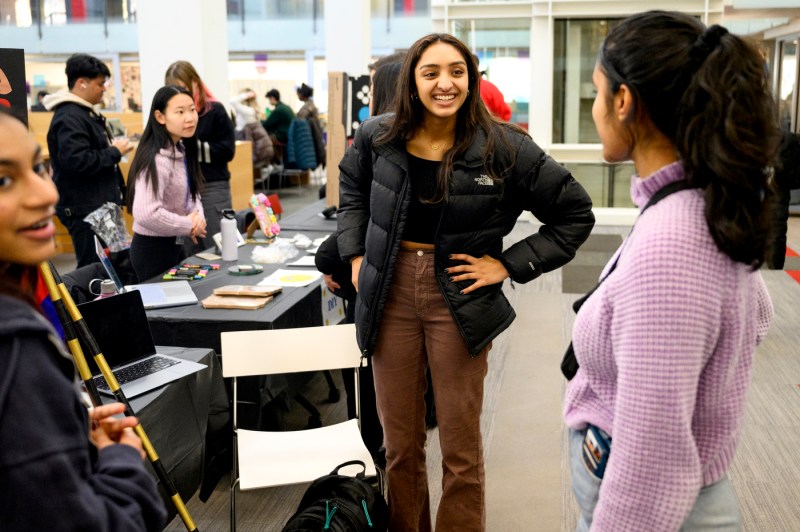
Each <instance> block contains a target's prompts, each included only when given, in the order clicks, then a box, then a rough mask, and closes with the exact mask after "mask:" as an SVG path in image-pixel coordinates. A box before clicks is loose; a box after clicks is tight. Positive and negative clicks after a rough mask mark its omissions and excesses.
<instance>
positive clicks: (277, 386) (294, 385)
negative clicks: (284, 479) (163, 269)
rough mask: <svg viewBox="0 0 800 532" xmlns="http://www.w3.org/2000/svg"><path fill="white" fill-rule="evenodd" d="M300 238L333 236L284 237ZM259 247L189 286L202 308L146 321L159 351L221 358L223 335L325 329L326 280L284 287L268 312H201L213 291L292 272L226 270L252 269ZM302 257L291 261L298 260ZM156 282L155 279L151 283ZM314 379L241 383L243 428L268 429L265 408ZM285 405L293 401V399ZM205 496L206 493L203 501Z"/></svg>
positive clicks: (272, 267) (161, 312) (268, 267)
mask: <svg viewBox="0 0 800 532" xmlns="http://www.w3.org/2000/svg"><path fill="white" fill-rule="evenodd" d="M298 232H302V233H303V234H304V235H306V236H307V237H309V238H310V239H312V240H314V239H317V238H319V237H322V236H325V235H328V234H330V233H328V232H327V231H325V232H316V231H288V230H287V231H285V232H282V233H281V236H282V237H284V238H291V237H293V236H294V235H295V234H296V233H298ZM257 234H258V233H257ZM255 245H258V244H246V245H243V246H241V247H240V248H239V261H238V262H234V261H221V260H219V261H214V262H217V263H219V264H220V269H219V270H218V271H214V272H209V274H208V276H207V277H206V278H205V279H199V280H195V281H191V282H190V283H191V286H192V289H193V290H194V293H195V295H197V299H198V303H195V304H194V305H184V306H180V307H169V308H163V309H151V310H148V311H147V321H148V323H149V324H150V330H151V332H152V334H153V340H154V342H155V343H156V344H157V345H172V346H186V347H204V348H210V349H213V350H214V351H216V353H218V354H219V353H221V352H222V347H221V341H220V334H221V333H223V332H227V331H249V330H263V329H288V328H293V327H314V326H319V325H322V324H323V323H322V290H321V288H320V283H321V280H320V281H316V282H313V283H311V284H309V285H307V286H304V287H298V288H293V287H285V288H283V290H282V291H281V292H280V293H278V294H276V295H275V296H273V299H272V301H270V302H269V303H267V305H266V306H265V307H263V308H260V309H256V310H235V309H205V308H203V307H202V305H201V304H200V301H202V300H203V299H204V298H206V297H208V296H210V295H211V294H212V293H213V290H214V288H219V287H222V286H225V285H231V284H243V285H256V284H258V283H259V281H261V280H263V279H264V278H266V277H267V276H269V275H270V274H271V273H273V272H275V271H276V270H279V269H281V268H286V269H292V268H287V267H286V265H285V264H261V266H262V267H263V268H264V271H263V273H259V274H257V275H245V276H241V275H230V274H228V272H227V270H228V268H229V267H230V266H233V265H235V264H250V263H252V259H251V254H252V251H253V247H254V246H255ZM301 251H302V250H301ZM301 255H302V253H301ZM301 255H298V256H297V257H295V258H294V259H291V260H296V259H297V258H299V257H300V256H301ZM185 262H187V263H207V262H209V261H204V260H200V259H198V258H197V257H190V258H189V259H187V260H186V261H185ZM299 269H305V268H298V270H299ZM308 269H314V268H313V267H311V268H308ZM156 280H157V279H152V281H156ZM310 378H311V374H292V375H286V376H283V375H272V376H269V377H251V378H247V379H241V380H240V383H239V398H240V416H239V425H240V426H241V427H242V428H257V427H259V426H263V425H262V414H263V413H264V412H263V411H262V408H263V407H264V406H265V405H266V404H267V403H270V402H271V401H273V400H274V399H275V398H276V397H281V399H282V400H283V399H285V398H286V397H290V398H291V397H294V396H295V394H296V393H297V391H298V390H299V389H300V388H302V386H303V385H304V384H305V383H306V382H307V381H308V380H309V379H310ZM286 400H287V401H290V400H291V399H286ZM274 405H275V404H273V406H274ZM205 485H206V483H205V482H204V486H205ZM212 488H213V486H212ZM202 494H203V491H202V490H201V498H202Z"/></svg>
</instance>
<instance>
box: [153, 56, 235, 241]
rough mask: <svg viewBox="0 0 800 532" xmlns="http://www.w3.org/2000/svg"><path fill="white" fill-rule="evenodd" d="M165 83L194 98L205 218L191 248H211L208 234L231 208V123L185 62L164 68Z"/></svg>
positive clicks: (197, 75) (210, 236) (217, 227)
mask: <svg viewBox="0 0 800 532" xmlns="http://www.w3.org/2000/svg"><path fill="white" fill-rule="evenodd" d="M164 84H165V85H178V86H179V87H183V88H184V89H186V90H188V91H189V92H190V93H191V94H192V96H193V97H194V104H195V108H196V109H197V113H198V122H197V133H196V137H197V152H198V158H199V160H200V171H201V172H202V174H203V179H204V180H205V185H204V187H203V194H202V196H201V201H202V204H203V211H204V213H205V218H206V235H207V236H206V237H205V238H203V239H198V242H199V243H200V245H199V246H197V245H196V246H193V249H194V250H202V249H205V248H209V247H212V246H213V245H214V242H213V240H212V237H213V236H214V235H215V234H217V233H219V230H220V218H221V216H222V211H223V210H224V209H230V208H232V203H233V200H232V199H231V185H230V180H231V173H230V170H228V163H229V162H230V161H231V160H233V156H234V154H235V153H236V138H235V133H234V130H233V122H232V121H231V118H230V116H228V113H227V111H226V110H225V106H223V105H222V104H221V103H220V102H219V101H217V99H216V98H214V96H213V95H212V94H211V92H210V91H209V90H208V88H207V87H206V86H205V84H204V83H203V80H202V79H200V75H199V74H198V73H197V71H196V70H195V68H194V67H193V66H192V64H191V63H189V62H188V61H176V62H174V63H172V64H171V65H170V66H169V68H167V73H166V74H165V76H164Z"/></svg>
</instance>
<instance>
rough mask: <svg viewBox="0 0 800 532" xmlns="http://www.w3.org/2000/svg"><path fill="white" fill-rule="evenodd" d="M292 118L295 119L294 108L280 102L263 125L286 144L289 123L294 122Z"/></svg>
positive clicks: (268, 131)
mask: <svg viewBox="0 0 800 532" xmlns="http://www.w3.org/2000/svg"><path fill="white" fill-rule="evenodd" d="M292 120H294V111H292V108H291V107H289V106H288V105H286V104H285V103H283V102H278V103H277V104H276V105H275V109H273V110H272V112H271V113H270V114H269V117H267V119H266V120H264V121H263V122H261V125H262V126H264V129H266V130H267V133H272V134H274V135H275V138H276V139H277V140H278V142H280V143H283V144H286V138H287V134H288V132H289V124H291V123H292Z"/></svg>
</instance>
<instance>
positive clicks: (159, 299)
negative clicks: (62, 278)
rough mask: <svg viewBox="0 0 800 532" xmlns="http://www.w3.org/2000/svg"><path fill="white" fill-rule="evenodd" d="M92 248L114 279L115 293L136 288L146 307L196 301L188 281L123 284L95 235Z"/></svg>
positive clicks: (174, 305)
mask: <svg viewBox="0 0 800 532" xmlns="http://www.w3.org/2000/svg"><path fill="white" fill-rule="evenodd" d="M94 248H95V252H96V253H97V258H99V259H100V263H101V264H102V265H103V268H104V269H105V270H106V273H107V274H108V278H109V279H111V280H112V281H114V285H115V286H116V288H117V294H121V293H123V292H128V291H130V290H138V291H139V292H140V293H141V295H142V301H143V303H144V308H146V309H153V308H164V307H179V306H181V305H193V304H195V303H197V296H196V295H194V290H192V287H191V285H189V281H184V280H180V281H165V282H163V283H142V284H132V285H127V286H123V285H122V281H120V279H119V275H117V272H116V270H115V269H114V265H113V264H111V260H110V259H109V258H108V257H107V256H106V254H105V251H104V250H103V246H102V245H101V244H100V241H99V240H98V239H97V237H96V236H95V237H94Z"/></svg>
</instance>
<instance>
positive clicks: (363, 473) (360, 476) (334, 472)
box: [331, 460, 367, 479]
mask: <svg viewBox="0 0 800 532" xmlns="http://www.w3.org/2000/svg"><path fill="white" fill-rule="evenodd" d="M351 465H360V466H361V467H362V468H363V469H364V470H363V471H362V472H361V473H358V474H357V475H356V478H360V479H363V478H364V475H366V473H367V466H366V464H365V463H364V462H362V461H361V460H350V461H349V462H345V463H343V464H339V465H338V466H336V468H335V469H334V470H333V471H331V475H338V474H339V470H340V469H342V468H343V467H347V466H351Z"/></svg>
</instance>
